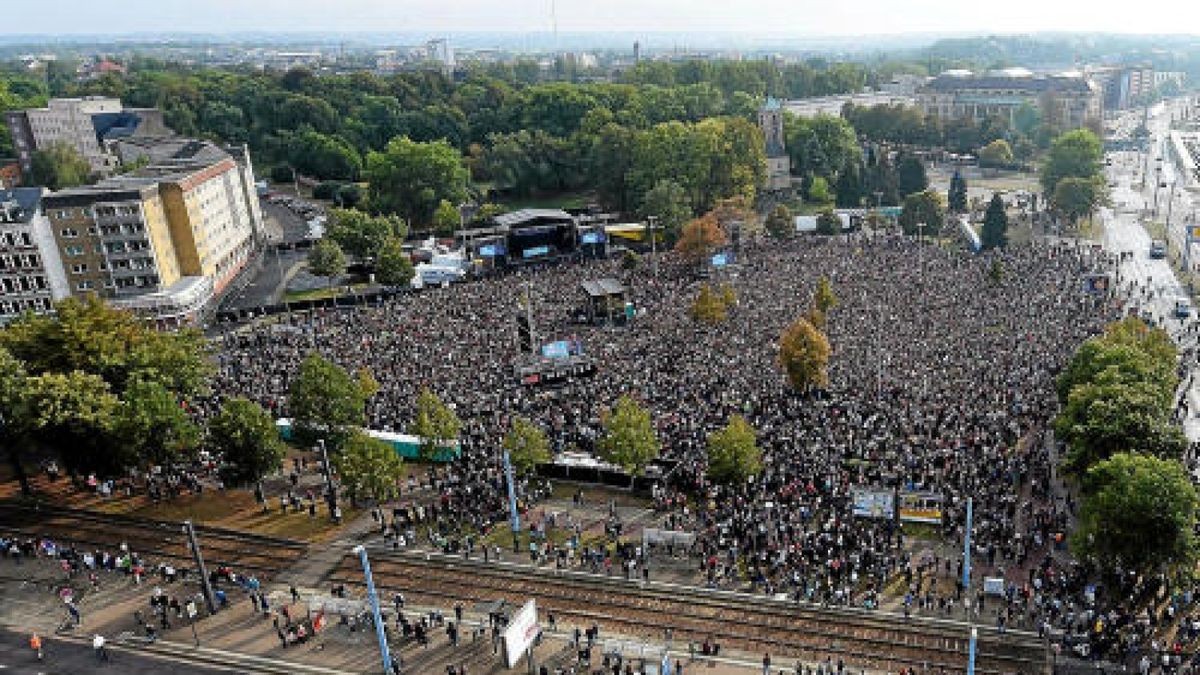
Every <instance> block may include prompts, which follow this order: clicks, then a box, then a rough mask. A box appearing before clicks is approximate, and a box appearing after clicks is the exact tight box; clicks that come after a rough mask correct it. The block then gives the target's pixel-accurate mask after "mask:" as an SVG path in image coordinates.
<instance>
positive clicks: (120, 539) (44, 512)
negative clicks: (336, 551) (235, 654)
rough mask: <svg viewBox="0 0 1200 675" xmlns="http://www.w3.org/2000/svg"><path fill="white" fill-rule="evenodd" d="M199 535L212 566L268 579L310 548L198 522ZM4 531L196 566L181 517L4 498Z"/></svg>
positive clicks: (0, 506) (0, 517) (0, 529)
mask: <svg viewBox="0 0 1200 675" xmlns="http://www.w3.org/2000/svg"><path fill="white" fill-rule="evenodd" d="M195 529H196V537H197V539H198V540H199V542H200V550H201V553H203V555H204V562H205V564H206V565H207V566H208V567H209V568H210V571H211V570H212V569H213V568H215V567H217V566H218V565H228V566H229V567H231V568H233V569H234V570H235V571H238V572H243V573H251V574H254V575H256V576H258V577H260V578H269V577H271V576H273V575H274V574H275V573H277V572H278V571H280V570H281V569H283V568H285V567H287V566H288V565H289V564H291V563H293V562H295V561H296V560H298V559H299V558H301V557H302V556H304V555H305V553H306V552H307V551H308V544H307V543H305V542H301V541H296V540H294V539H283V538H280V537H269V536H265V535H260V534H253V533H248V532H239V531H236V530H229V529H224V528H218V527H208V526H204V525H196V528H195ZM0 535H12V536H20V537H46V538H50V539H53V540H55V541H57V542H70V543H72V544H75V545H77V546H82V547H86V548H99V549H104V550H109V551H113V550H115V549H116V547H117V546H119V545H120V544H122V543H125V544H127V545H128V546H129V549H130V550H131V551H134V552H136V553H138V554H139V555H141V556H143V557H145V558H147V559H148V560H152V561H154V562H159V561H171V562H174V563H177V564H176V567H179V568H181V569H188V568H191V566H192V555H191V551H190V549H189V548H188V545H187V537H186V536H185V535H184V533H183V527H182V524H181V523H179V522H176V521H167V520H154V519H149V518H137V517H134V516H126V515H118V514H108V513H97V512H94V511H86V510H83V509H73V508H69V507H63V506H51V505H46V504H27V503H18V502H9V503H0Z"/></svg>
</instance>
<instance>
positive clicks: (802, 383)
mask: <svg viewBox="0 0 1200 675" xmlns="http://www.w3.org/2000/svg"><path fill="white" fill-rule="evenodd" d="M831 352H832V350H831V349H830V346H829V339H828V338H826V337H825V334H824V333H822V332H821V331H820V330H819V329H817V327H816V326H815V325H813V323H812V321H810V320H809V319H805V318H800V319H796V320H795V321H794V322H792V324H791V325H790V326H788V327H787V329H786V330H784V332H783V335H782V336H780V338H779V364H780V365H781V366H783V370H784V373H786V374H787V378H788V381H789V382H790V383H791V384H792V387H793V388H795V389H796V390H797V391H801V392H806V391H809V390H810V389H813V388H818V389H820V388H823V387H825V386H827V385H828V384H829V373H828V367H829V355H830V353H831Z"/></svg>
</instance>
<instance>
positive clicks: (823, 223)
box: [817, 209, 842, 235]
mask: <svg viewBox="0 0 1200 675" xmlns="http://www.w3.org/2000/svg"><path fill="white" fill-rule="evenodd" d="M841 231H842V219H841V218H838V215H837V214H836V213H834V212H833V210H832V209H824V210H822V211H821V212H820V213H819V214H817V234H824V235H831V234H838V233H839V232H841Z"/></svg>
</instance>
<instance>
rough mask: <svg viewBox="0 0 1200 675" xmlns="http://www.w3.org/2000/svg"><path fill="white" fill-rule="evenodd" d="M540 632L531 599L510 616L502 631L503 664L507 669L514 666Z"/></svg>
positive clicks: (535, 609)
mask: <svg viewBox="0 0 1200 675" xmlns="http://www.w3.org/2000/svg"><path fill="white" fill-rule="evenodd" d="M541 632H542V628H541V626H539V625H538V620H537V605H536V604H534V601H533V600H532V599H531V600H529V602H526V603H525V606H524V607H522V608H521V609H520V610H518V611H517V613H516V614H513V615H512V619H511V620H509V622H508V628H505V629H504V664H505V665H506V666H507V667H509V668H512V667H513V666H515V665H516V664H517V661H519V660H520V659H521V655H522V654H524V653H525V650H526V649H529V646H530V645H532V644H533V641H534V640H536V639H537V636H538V634H539V633H541Z"/></svg>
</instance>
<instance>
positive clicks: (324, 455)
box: [317, 438, 337, 518]
mask: <svg viewBox="0 0 1200 675" xmlns="http://www.w3.org/2000/svg"><path fill="white" fill-rule="evenodd" d="M317 448H318V449H319V450H320V452H321V469H322V470H323V471H324V473H325V503H327V504H328V505H329V517H330V518H334V514H335V513H336V512H337V492H335V491H334V488H333V466H332V465H331V464H330V463H329V452H328V451H327V450H326V449H325V439H324V438H319V439H317Z"/></svg>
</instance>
